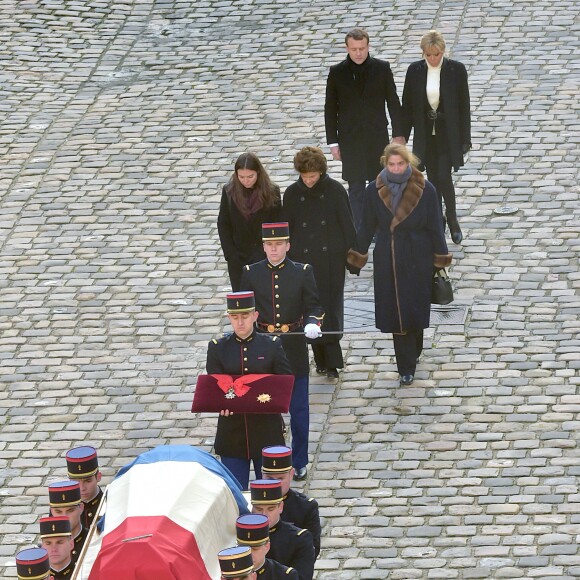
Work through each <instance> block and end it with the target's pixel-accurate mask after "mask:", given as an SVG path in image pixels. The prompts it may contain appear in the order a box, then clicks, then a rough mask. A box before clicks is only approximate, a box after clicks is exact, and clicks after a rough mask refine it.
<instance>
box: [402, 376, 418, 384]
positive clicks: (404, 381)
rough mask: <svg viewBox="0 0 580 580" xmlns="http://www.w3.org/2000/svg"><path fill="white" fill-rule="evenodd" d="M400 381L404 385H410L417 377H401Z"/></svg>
mask: <svg viewBox="0 0 580 580" xmlns="http://www.w3.org/2000/svg"><path fill="white" fill-rule="evenodd" d="M399 380H400V382H401V384H402V385H410V384H411V383H412V382H413V381H414V380H415V377H414V376H413V375H400V377H399Z"/></svg>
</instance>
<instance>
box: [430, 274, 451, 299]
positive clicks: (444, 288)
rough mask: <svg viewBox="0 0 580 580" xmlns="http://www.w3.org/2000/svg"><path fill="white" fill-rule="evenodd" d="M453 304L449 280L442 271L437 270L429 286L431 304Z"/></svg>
mask: <svg viewBox="0 0 580 580" xmlns="http://www.w3.org/2000/svg"><path fill="white" fill-rule="evenodd" d="M451 302H453V288H452V287H451V280H449V277H448V276H447V272H446V271H445V270H444V269H441V270H437V271H436V272H435V273H434V274H433V284H432V286H431V304H450V303H451Z"/></svg>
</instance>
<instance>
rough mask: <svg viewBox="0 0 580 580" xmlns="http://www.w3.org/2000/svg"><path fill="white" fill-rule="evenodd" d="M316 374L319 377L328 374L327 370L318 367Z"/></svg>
mask: <svg viewBox="0 0 580 580" xmlns="http://www.w3.org/2000/svg"><path fill="white" fill-rule="evenodd" d="M316 372H317V373H318V374H319V375H325V374H326V369H323V368H322V367H316Z"/></svg>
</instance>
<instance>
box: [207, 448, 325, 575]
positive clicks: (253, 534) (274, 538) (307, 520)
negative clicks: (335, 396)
mask: <svg viewBox="0 0 580 580" xmlns="http://www.w3.org/2000/svg"><path fill="white" fill-rule="evenodd" d="M293 471H294V470H293V468H292V450H291V449H290V448H289V447H286V446H283V445H280V446H274V447H266V448H265V449H264V450H263V452H262V472H263V474H264V479H257V480H254V481H252V482H251V483H250V495H251V503H252V513H251V514H245V515H242V516H240V517H239V518H238V519H237V521H236V536H237V546H233V547H230V548H226V549H225V550H222V551H221V552H219V554H218V559H219V563H220V569H221V572H222V577H223V578H244V579H246V580H252V579H254V578H260V579H261V580H269V579H272V580H277V579H279V578H292V579H294V580H312V577H313V575H314V562H315V560H316V557H317V556H318V553H319V551H320V517H319V513H318V504H317V503H316V501H315V500H313V499H312V498H308V497H306V496H305V495H304V494H302V493H300V492H297V491H295V490H293V489H292V488H291V487H290V486H291V481H292V474H293Z"/></svg>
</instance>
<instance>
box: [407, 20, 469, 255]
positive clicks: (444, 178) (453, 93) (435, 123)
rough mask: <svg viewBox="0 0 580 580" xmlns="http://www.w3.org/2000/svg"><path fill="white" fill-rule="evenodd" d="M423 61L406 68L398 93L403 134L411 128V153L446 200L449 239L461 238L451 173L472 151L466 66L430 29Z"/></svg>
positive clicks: (438, 34)
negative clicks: (450, 54) (447, 51)
mask: <svg viewBox="0 0 580 580" xmlns="http://www.w3.org/2000/svg"><path fill="white" fill-rule="evenodd" d="M421 50H422V51H423V59H422V60H419V61H417V62H413V63H411V64H410V65H409V68H408V69H407V74H406V76H405V88H404V89H403V117H404V120H405V121H404V122H405V131H404V135H405V138H406V139H407V141H408V140H409V136H410V134H411V130H413V153H414V154H415V155H416V156H417V157H418V158H419V159H420V161H421V165H420V168H421V169H423V168H426V169H427V177H428V178H429V181H430V182H431V183H432V184H433V185H434V186H435V188H436V189H437V193H438V194H439V199H440V200H441V198H442V199H443V200H444V201H445V215H446V218H447V224H448V225H449V231H450V233H451V239H452V240H453V242H454V243H455V244H460V243H461V241H462V240H463V233H462V232H461V228H460V226H459V222H458V220H457V209H456V201H455V187H454V185H453V179H452V177H451V172H452V170H453V169H454V170H455V171H458V170H459V168H460V167H462V166H463V156H464V155H465V154H466V153H467V152H468V151H469V150H470V149H471V112H470V104H469V86H468V83H467V71H466V69H465V66H464V65H463V64H462V63H460V62H458V61H456V60H451V59H449V58H444V56H443V55H444V53H445V39H444V38H443V36H442V34H441V33H439V32H437V31H436V30H431V31H429V32H428V33H427V34H425V35H424V36H423V38H422V39H421Z"/></svg>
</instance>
